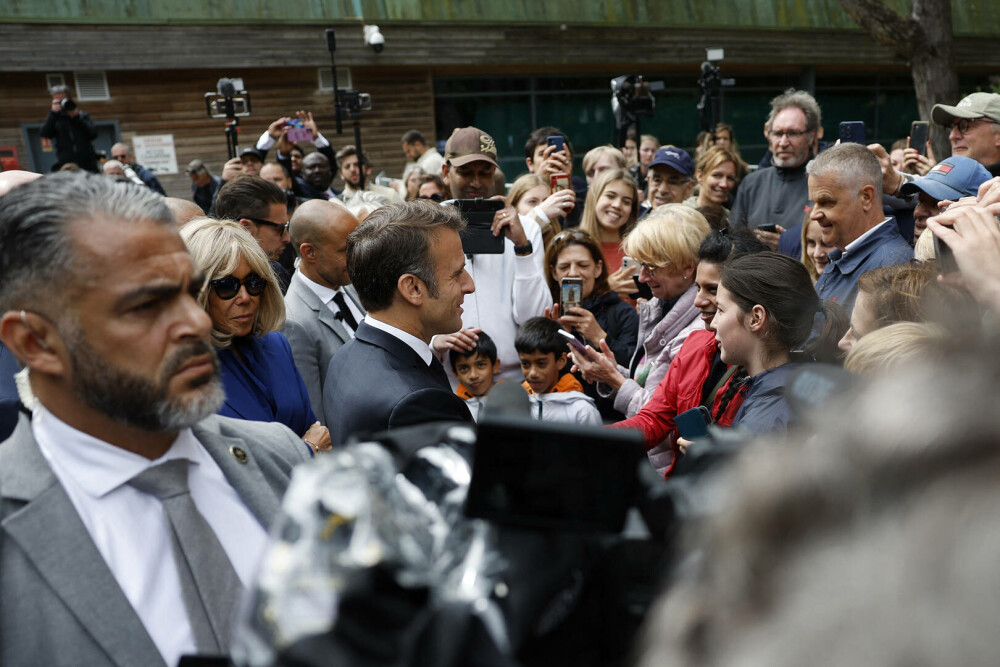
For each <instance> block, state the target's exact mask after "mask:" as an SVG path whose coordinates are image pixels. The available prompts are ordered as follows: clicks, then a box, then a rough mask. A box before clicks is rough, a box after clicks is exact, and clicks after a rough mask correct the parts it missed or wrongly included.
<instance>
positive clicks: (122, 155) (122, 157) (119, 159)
mask: <svg viewBox="0 0 1000 667" xmlns="http://www.w3.org/2000/svg"><path fill="white" fill-rule="evenodd" d="M127 157H128V155H126V154H125V153H122V154H121V155H112V156H111V159H112V160H118V161H119V162H121V161H122V160H124V159H125V158H127Z"/></svg>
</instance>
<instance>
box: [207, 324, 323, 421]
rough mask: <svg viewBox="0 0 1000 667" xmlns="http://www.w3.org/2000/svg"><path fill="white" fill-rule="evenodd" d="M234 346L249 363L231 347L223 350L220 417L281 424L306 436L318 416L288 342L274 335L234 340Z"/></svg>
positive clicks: (221, 355)
mask: <svg viewBox="0 0 1000 667" xmlns="http://www.w3.org/2000/svg"><path fill="white" fill-rule="evenodd" d="M233 345H235V346H236V347H237V349H239V351H240V353H241V354H242V355H243V357H244V359H246V362H247V363H246V364H244V363H243V362H241V361H240V360H239V359H238V358H237V357H236V354H235V353H234V352H233V349H232V348H231V347H230V348H226V349H224V350H220V351H219V363H220V366H221V372H222V373H221V374H222V386H223V387H224V388H225V390H226V402H225V403H223V405H222V408H221V409H220V410H219V414H220V415H225V416H226V417H235V418H236V419H247V420H249V421H256V422H279V423H282V424H284V425H285V426H287V427H288V428H290V429H292V430H293V431H295V433H296V434H298V435H300V436H301V435H304V434H305V432H306V431H308V430H309V427H310V426H312V425H313V423H314V422H315V421H316V416H315V415H314V414H313V411H312V407H311V406H310V405H309V392H308V391H306V383H305V382H303V381H302V376H301V375H300V374H299V370H298V368H296V367H295V360H294V359H293V358H292V348H291V347H289V345H288V340H286V339H285V337H284V336H283V335H282V334H280V333H278V332H273V333H269V334H265V335H263V336H261V337H260V338H255V337H253V336H246V337H245V338H238V339H234V340H233Z"/></svg>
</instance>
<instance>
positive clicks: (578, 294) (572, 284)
mask: <svg viewBox="0 0 1000 667" xmlns="http://www.w3.org/2000/svg"><path fill="white" fill-rule="evenodd" d="M581 301H583V278H563V279H562V280H560V281H559V311H560V312H561V313H563V314H564V315H565V314H566V313H568V312H569V309H570V308H576V307H577V306H579V305H580V302H581Z"/></svg>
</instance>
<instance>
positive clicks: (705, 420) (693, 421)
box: [674, 405, 712, 440]
mask: <svg viewBox="0 0 1000 667" xmlns="http://www.w3.org/2000/svg"><path fill="white" fill-rule="evenodd" d="M711 423H712V414H711V413H710V412H709V411H708V408H706V407H705V406H704V405H699V406H698V407H696V408H691V409H690V410H687V411H685V412H682V413H680V414H679V415H677V416H676V417H674V425H676V426H677V432H678V433H679V434H680V436H681V437H682V438H684V439H685V440H697V439H698V438H704V437H707V436H708V425H709V424H711Z"/></svg>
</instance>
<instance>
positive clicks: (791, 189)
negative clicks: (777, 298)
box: [729, 88, 823, 250]
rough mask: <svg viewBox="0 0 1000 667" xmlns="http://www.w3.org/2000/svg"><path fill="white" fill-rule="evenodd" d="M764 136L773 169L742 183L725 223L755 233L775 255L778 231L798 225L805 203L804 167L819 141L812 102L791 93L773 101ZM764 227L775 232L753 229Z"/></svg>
mask: <svg viewBox="0 0 1000 667" xmlns="http://www.w3.org/2000/svg"><path fill="white" fill-rule="evenodd" d="M764 136H766V137H767V141H768V146H769V147H770V149H771V162H772V164H773V165H774V167H773V168H771V167H767V168H762V169H758V170H757V171H755V172H754V173H752V174H750V175H749V176H747V177H746V178H745V179H743V182H742V183H740V189H739V192H738V193H737V195H736V201H735V202H734V203H733V210H732V213H731V214H730V216H729V221H730V224H731V225H732V226H733V227H746V228H748V229H752V230H754V234H755V235H756V236H757V238H758V239H759V240H760V241H762V242H764V243H766V244H767V245H769V246H770V247H771V248H772V249H775V250H776V249H777V248H778V240H779V238H780V234H781V232H783V231H785V230H787V229H792V228H793V227H795V226H796V225H801V224H802V220H803V218H804V216H805V213H806V206H807V205H808V203H809V185H808V181H807V175H806V163H807V162H808V161H809V158H810V157H812V156H813V154H814V153H815V151H816V147H817V145H818V142H819V140H820V139H821V138H822V137H823V126H822V117H821V114H820V109H819V104H817V103H816V99H815V98H814V97H813V96H812V95H810V94H809V93H807V92H805V91H802V90H795V89H792V88H789V89H788V90H786V91H785V92H784V93H782V94H781V95H778V96H777V97H775V98H774V99H773V100H771V113H770V115H769V116H768V118H767V122H766V123H765V124H764ZM765 225H777V227H778V230H777V232H771V231H765V230H761V229H757V228H758V227H761V226H765Z"/></svg>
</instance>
